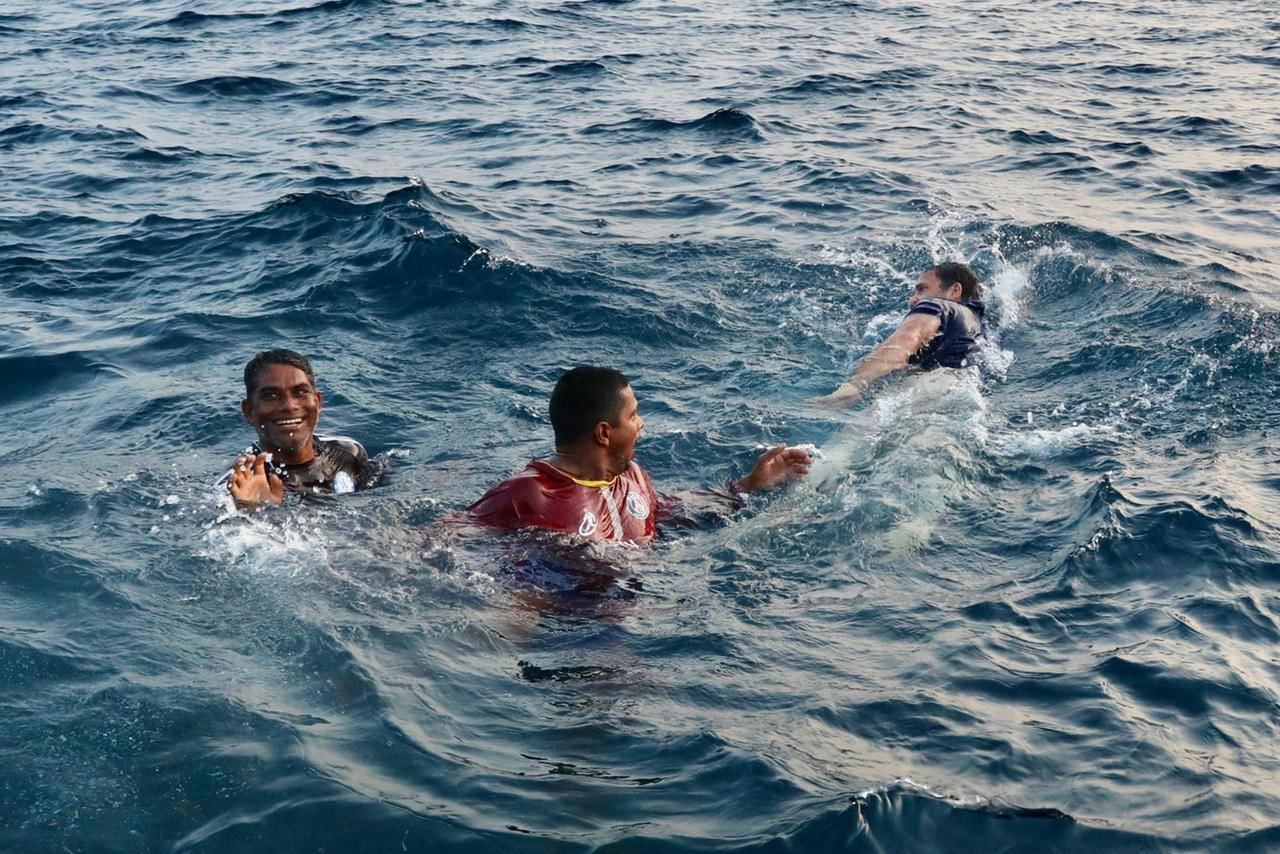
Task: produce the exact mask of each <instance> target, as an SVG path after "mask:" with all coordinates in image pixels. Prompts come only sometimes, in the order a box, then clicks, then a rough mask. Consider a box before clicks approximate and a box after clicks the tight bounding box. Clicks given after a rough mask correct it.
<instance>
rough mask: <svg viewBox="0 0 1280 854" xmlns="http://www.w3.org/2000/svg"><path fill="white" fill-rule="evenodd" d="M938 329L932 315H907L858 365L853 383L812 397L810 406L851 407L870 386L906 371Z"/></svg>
mask: <svg viewBox="0 0 1280 854" xmlns="http://www.w3.org/2000/svg"><path fill="white" fill-rule="evenodd" d="M940 328H942V322H941V321H940V320H939V319H938V318H937V317H936V316H935V315H932V314H908V315H907V319H906V320H904V321H902V324H901V325H899V326H898V328H897V329H895V330H894V332H893V334H892V335H890V336H889V337H888V338H886V339H884V341H882V342H880V346H878V347H876V348H875V349H874V350H872V351H871V352H870V353H869V354H868V355H867V357H866V358H864V359H863V360H862V361H861V362H859V363H858V370H857V373H855V374H854V375H853V379H851V380H849V382H847V383H844V384H843V385H841V386H840V387H839V388H837V389H836V390H835V391H833V392H832V393H831V394H828V395H826V396H825V397H815V398H813V400H812V401H811V402H812V403H819V404H823V405H825V406H832V407H844V406H852V405H853V404H854V403H856V402H857V401H858V399H859V398H861V397H862V395H863V393H865V392H866V390H867V389H868V388H869V387H870V386H871V384H872V383H873V382H875V381H876V380H878V379H880V378H881V377H885V376H888V375H889V374H891V373H893V372H894V371H900V370H902V369H903V368H905V367H906V366H907V362H908V361H909V360H910V358H911V357H912V356H914V355H915V354H916V353H918V352H920V348H921V347H923V346H924V345H925V344H927V343H929V341H930V340H932V339H933V337H934V336H935V335H937V334H938V330H939V329H940Z"/></svg>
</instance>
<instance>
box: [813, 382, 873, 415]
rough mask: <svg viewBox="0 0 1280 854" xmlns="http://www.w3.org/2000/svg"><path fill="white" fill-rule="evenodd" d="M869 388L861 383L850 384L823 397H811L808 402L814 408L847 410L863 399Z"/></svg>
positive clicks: (845, 384)
mask: <svg viewBox="0 0 1280 854" xmlns="http://www.w3.org/2000/svg"><path fill="white" fill-rule="evenodd" d="M866 390H867V387H866V386H865V385H864V384H862V383H860V382H848V383H844V384H843V385H841V386H840V387H839V388H838V389H836V390H835V391H833V392H831V394H824V395H823V396H822V397H811V398H809V399H808V401H806V402H807V403H812V404H813V405H814V406H829V407H831V408H832V409H847V408H848V407H850V406H853V405H854V404H855V403H857V402H858V401H859V400H861V399H862V395H863V393H864V392H866Z"/></svg>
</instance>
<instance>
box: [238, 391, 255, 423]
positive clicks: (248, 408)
mask: <svg viewBox="0 0 1280 854" xmlns="http://www.w3.org/2000/svg"><path fill="white" fill-rule="evenodd" d="M252 412H253V404H252V403H250V402H249V400H248V398H246V399H244V400H242V401H240V414H241V415H242V416H243V417H244V422H245V423H246V424H248V425H249V426H250V427H254V428H256V427H257V426H258V425H257V424H254V423H253V418H252V417H251V416H250V413H252Z"/></svg>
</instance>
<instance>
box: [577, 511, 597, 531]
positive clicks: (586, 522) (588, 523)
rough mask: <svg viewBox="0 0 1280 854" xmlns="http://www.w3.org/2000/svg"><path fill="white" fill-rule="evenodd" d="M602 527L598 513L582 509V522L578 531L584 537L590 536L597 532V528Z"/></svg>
mask: <svg viewBox="0 0 1280 854" xmlns="http://www.w3.org/2000/svg"><path fill="white" fill-rule="evenodd" d="M599 527H600V520H599V519H597V518H596V514H594V513H592V512H591V511H590V510H583V511H582V524H580V525H579V526H578V533H579V534H581V535H582V536H584V537H589V536H591V535H592V534H594V533H595V532H596V528H599Z"/></svg>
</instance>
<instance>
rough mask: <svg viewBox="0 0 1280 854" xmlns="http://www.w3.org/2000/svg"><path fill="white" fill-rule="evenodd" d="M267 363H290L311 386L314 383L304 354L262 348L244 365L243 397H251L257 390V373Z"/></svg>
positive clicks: (314, 380)
mask: <svg viewBox="0 0 1280 854" xmlns="http://www.w3.org/2000/svg"><path fill="white" fill-rule="evenodd" d="M267 365H292V366H293V367H295V368H297V369H298V370H300V371H302V372H303V373H304V374H306V375H307V379H308V380H310V382H311V384H312V385H313V386H314V385H315V384H316V375H315V372H314V371H312V370H311V363H310V362H308V361H307V357H306V356H304V355H302V354H301V353H295V352H293V351H292V350H264V351H262V352H261V353H259V354H258V355H256V356H254V357H253V358H252V359H250V360H249V364H247V365H245V366H244V396H245V397H253V393H254V392H255V391H257V390H258V374H260V373H262V371H263V369H265V368H266V367H267Z"/></svg>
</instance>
